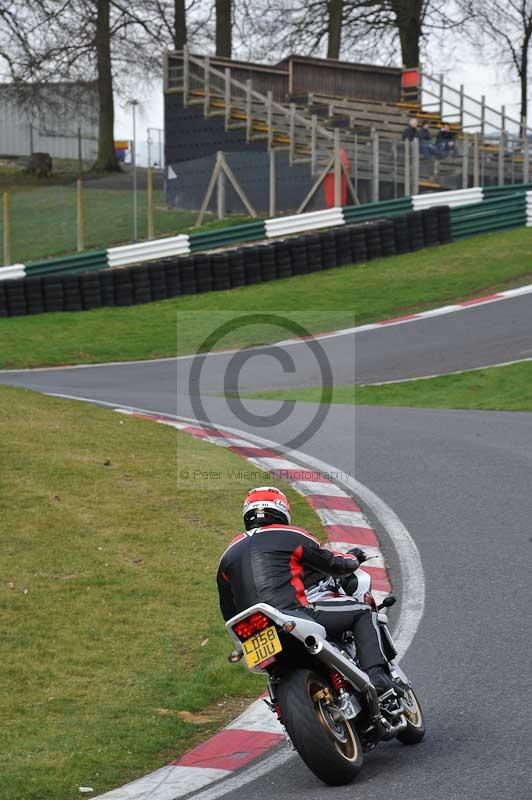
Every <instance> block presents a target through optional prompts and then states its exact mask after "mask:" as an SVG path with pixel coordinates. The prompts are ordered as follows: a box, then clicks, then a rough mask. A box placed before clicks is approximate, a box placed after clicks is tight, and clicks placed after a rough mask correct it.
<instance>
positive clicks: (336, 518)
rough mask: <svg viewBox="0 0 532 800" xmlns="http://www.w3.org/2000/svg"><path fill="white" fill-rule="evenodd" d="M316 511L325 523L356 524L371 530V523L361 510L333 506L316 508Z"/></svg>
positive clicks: (358, 526)
mask: <svg viewBox="0 0 532 800" xmlns="http://www.w3.org/2000/svg"><path fill="white" fill-rule="evenodd" d="M314 511H315V512H316V513H317V515H318V516H319V518H320V519H321V521H322V522H323V524H324V525H354V526H355V527H357V528H369V529H370V530H371V525H370V524H369V522H368V521H367V519H366V517H365V516H364V514H362V513H361V512H360V511H336V510H335V509H333V508H315V509H314Z"/></svg>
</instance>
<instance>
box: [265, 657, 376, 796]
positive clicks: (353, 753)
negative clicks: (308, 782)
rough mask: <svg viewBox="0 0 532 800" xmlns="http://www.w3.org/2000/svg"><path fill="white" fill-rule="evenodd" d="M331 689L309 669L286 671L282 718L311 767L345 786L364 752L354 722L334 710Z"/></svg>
mask: <svg viewBox="0 0 532 800" xmlns="http://www.w3.org/2000/svg"><path fill="white" fill-rule="evenodd" d="M331 693H332V689H331V687H330V686H329V684H328V683H327V681H326V680H325V679H324V678H322V677H321V676H320V675H318V674H317V673H315V672H312V671H311V670H308V669H298V670H295V671H294V672H291V673H290V674H289V675H286V676H285V677H284V678H283V679H282V681H281V683H280V684H279V686H278V687H277V691H276V695H277V700H278V703H279V706H280V709H281V719H282V722H283V724H284V726H285V728H286V730H287V732H288V735H289V736H290V739H291V740H292V743H293V745H294V747H295V748H296V750H297V752H298V753H299V755H300V756H301V758H302V759H303V761H304V762H305V764H306V765H307V767H309V769H311V770H312V772H313V773H314V774H315V775H317V777H318V778H320V780H322V781H323V782H324V783H327V784H328V785H329V786H342V785H344V784H346V783H351V781H353V780H354V779H355V778H356V776H357V775H358V773H359V771H360V768H361V767H362V761H363V754H362V746H361V744H360V739H359V738H358V734H357V732H356V730H355V728H354V726H352V725H351V724H350V723H349V722H348V721H347V720H345V719H343V717H340V715H338V714H333V710H332V709H331V708H330V703H328V702H327V699H328V697H330V695H331Z"/></svg>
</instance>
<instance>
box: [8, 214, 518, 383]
mask: <svg viewBox="0 0 532 800" xmlns="http://www.w3.org/2000/svg"><path fill="white" fill-rule="evenodd" d="M531 256H532V234H531V232H530V230H529V229H528V228H518V229H515V230H511V231H507V232H503V233H492V234H485V235H483V236H476V237H472V238H470V239H467V240H466V241H462V242H455V243H453V244H450V245H445V246H440V247H435V248H430V249H425V250H421V251H418V252H416V253H410V254H407V255H403V256H394V257H390V258H385V259H377V260H375V261H371V262H369V263H367V264H359V265H357V266H350V267H340V268H337V269H333V270H328V271H326V272H319V273H313V274H311V275H302V276H299V277H295V278H287V279H285V280H279V281H272V282H270V283H263V284H260V285H255V286H248V287H243V288H241V289H233V290H231V291H225V292H211V293H208V294H203V295H189V296H186V297H179V298H176V299H173V300H165V301H162V302H158V303H150V304H147V305H143V306H134V307H131V308H104V309H96V310H94V311H85V312H83V313H60V314H42V315H37V316H34V317H13V318H10V319H2V320H0V341H1V342H2V346H1V350H0V366H1V367H4V368H9V367H13V368H23V367H35V366H45V365H58V364H76V363H91V362H92V363H95V362H98V361H115V360H131V359H148V358H158V357H162V356H173V355H176V354H186V353H192V352H196V351H197V349H198V348H199V347H200V345H201V343H202V341H203V340H204V338H205V336H206V335H207V334H208V333H210V332H211V331H212V330H213V329H214V328H215V327H216V319H217V317H216V315H217V314H220V312H221V309H224V313H232V314H233V315H235V316H238V315H239V314H249V313H254V312H256V311H261V312H267V313H268V312H271V313H276V314H280V315H285V316H287V317H288V318H292V317H293V316H294V310H295V309H297V319H298V321H299V322H300V323H301V324H303V325H304V326H305V327H306V328H307V330H308V331H309V332H311V333H318V332H321V331H324V330H332V329H334V328H336V329H337V328H342V327H345V326H350V325H353V324H354V322H355V321H356V324H358V325H360V324H364V323H366V322H371V321H375V320H379V319H384V318H386V317H392V316H396V315H400V314H405V313H410V312H414V311H419V310H422V309H427V308H433V307H435V306H438V305H442V304H445V303H451V302H456V301H458V300H462V299H466V298H469V297H472V296H473V297H474V296H477V295H479V294H489V293H491V292H494V291H497V290H500V289H503V288H510V287H512V286H516V285H522V284H525V283H527V282H530V281H531V280H532V272H531V269H530V263H531ZM176 329H177V333H178V336H177V346H176ZM286 336H287V330H286V329H273V328H263V329H259V330H258V329H257V328H254V327H251V326H245V327H242V328H239V329H238V330H235V331H233V333H232V334H231V335H229V336H227V337H225V338H224V339H223V340H221V341H220V342H219V344H218V347H220V348H224V347H229V346H242V345H250V344H252V343H256V342H264V341H270V342H271V341H279V340H280V339H284V338H286Z"/></svg>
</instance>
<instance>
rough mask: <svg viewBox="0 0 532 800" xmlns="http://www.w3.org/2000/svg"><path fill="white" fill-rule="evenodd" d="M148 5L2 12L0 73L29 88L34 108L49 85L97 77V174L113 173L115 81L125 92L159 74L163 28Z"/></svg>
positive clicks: (130, 1) (39, 3)
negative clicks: (133, 83)
mask: <svg viewBox="0 0 532 800" xmlns="http://www.w3.org/2000/svg"><path fill="white" fill-rule="evenodd" d="M152 6H153V3H152V0H147V1H146V0H27V2H26V3H25V4H22V3H20V2H16V0H13V2H11V3H9V5H7V4H4V5H2V6H0V9H1V10H0V14H1V17H0V19H1V20H2V23H3V24H2V30H1V31H0V68H3V69H2V71H3V72H4V74H5V75H7V77H8V78H10V79H11V81H12V82H13V84H14V85H15V86H17V85H20V84H21V83H24V84H25V85H27V86H29V87H31V89H32V92H31V98H32V102H36V97H37V95H38V92H39V89H44V91H45V93H46V97H47V99H48V98H49V97H50V92H49V91H47V85H48V84H49V83H51V82H54V81H73V82H81V81H85V80H87V78H95V79H96V81H97V86H98V98H99V140H98V157H97V161H96V167H97V168H99V169H104V170H116V169H119V165H118V162H117V160H116V157H115V152H114V143H113V127H114V94H113V89H114V84H115V82H116V80H117V79H118V80H121V81H122V84H123V87H124V86H125V81H128V80H131V78H132V77H134V76H139V77H143V76H144V75H145V74H146V73H151V74H153V72H154V70H157V71H159V70H160V55H161V54H160V42H161V38H162V22H161V19H160V18H159V17H156V16H155V15H154V14H153V7H152ZM14 32H16V35H13V34H14ZM154 42H157V43H158V45H159V47H158V48H157V49H155V48H154ZM25 94H26V95H28V96H29V93H28V92H25Z"/></svg>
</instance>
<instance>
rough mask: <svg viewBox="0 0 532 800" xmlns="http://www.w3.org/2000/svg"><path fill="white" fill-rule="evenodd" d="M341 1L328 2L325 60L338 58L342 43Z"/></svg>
mask: <svg viewBox="0 0 532 800" xmlns="http://www.w3.org/2000/svg"><path fill="white" fill-rule="evenodd" d="M343 10H344V2H343V0H329V26H328V31H327V58H340V46H341V41H342V22H343Z"/></svg>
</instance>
